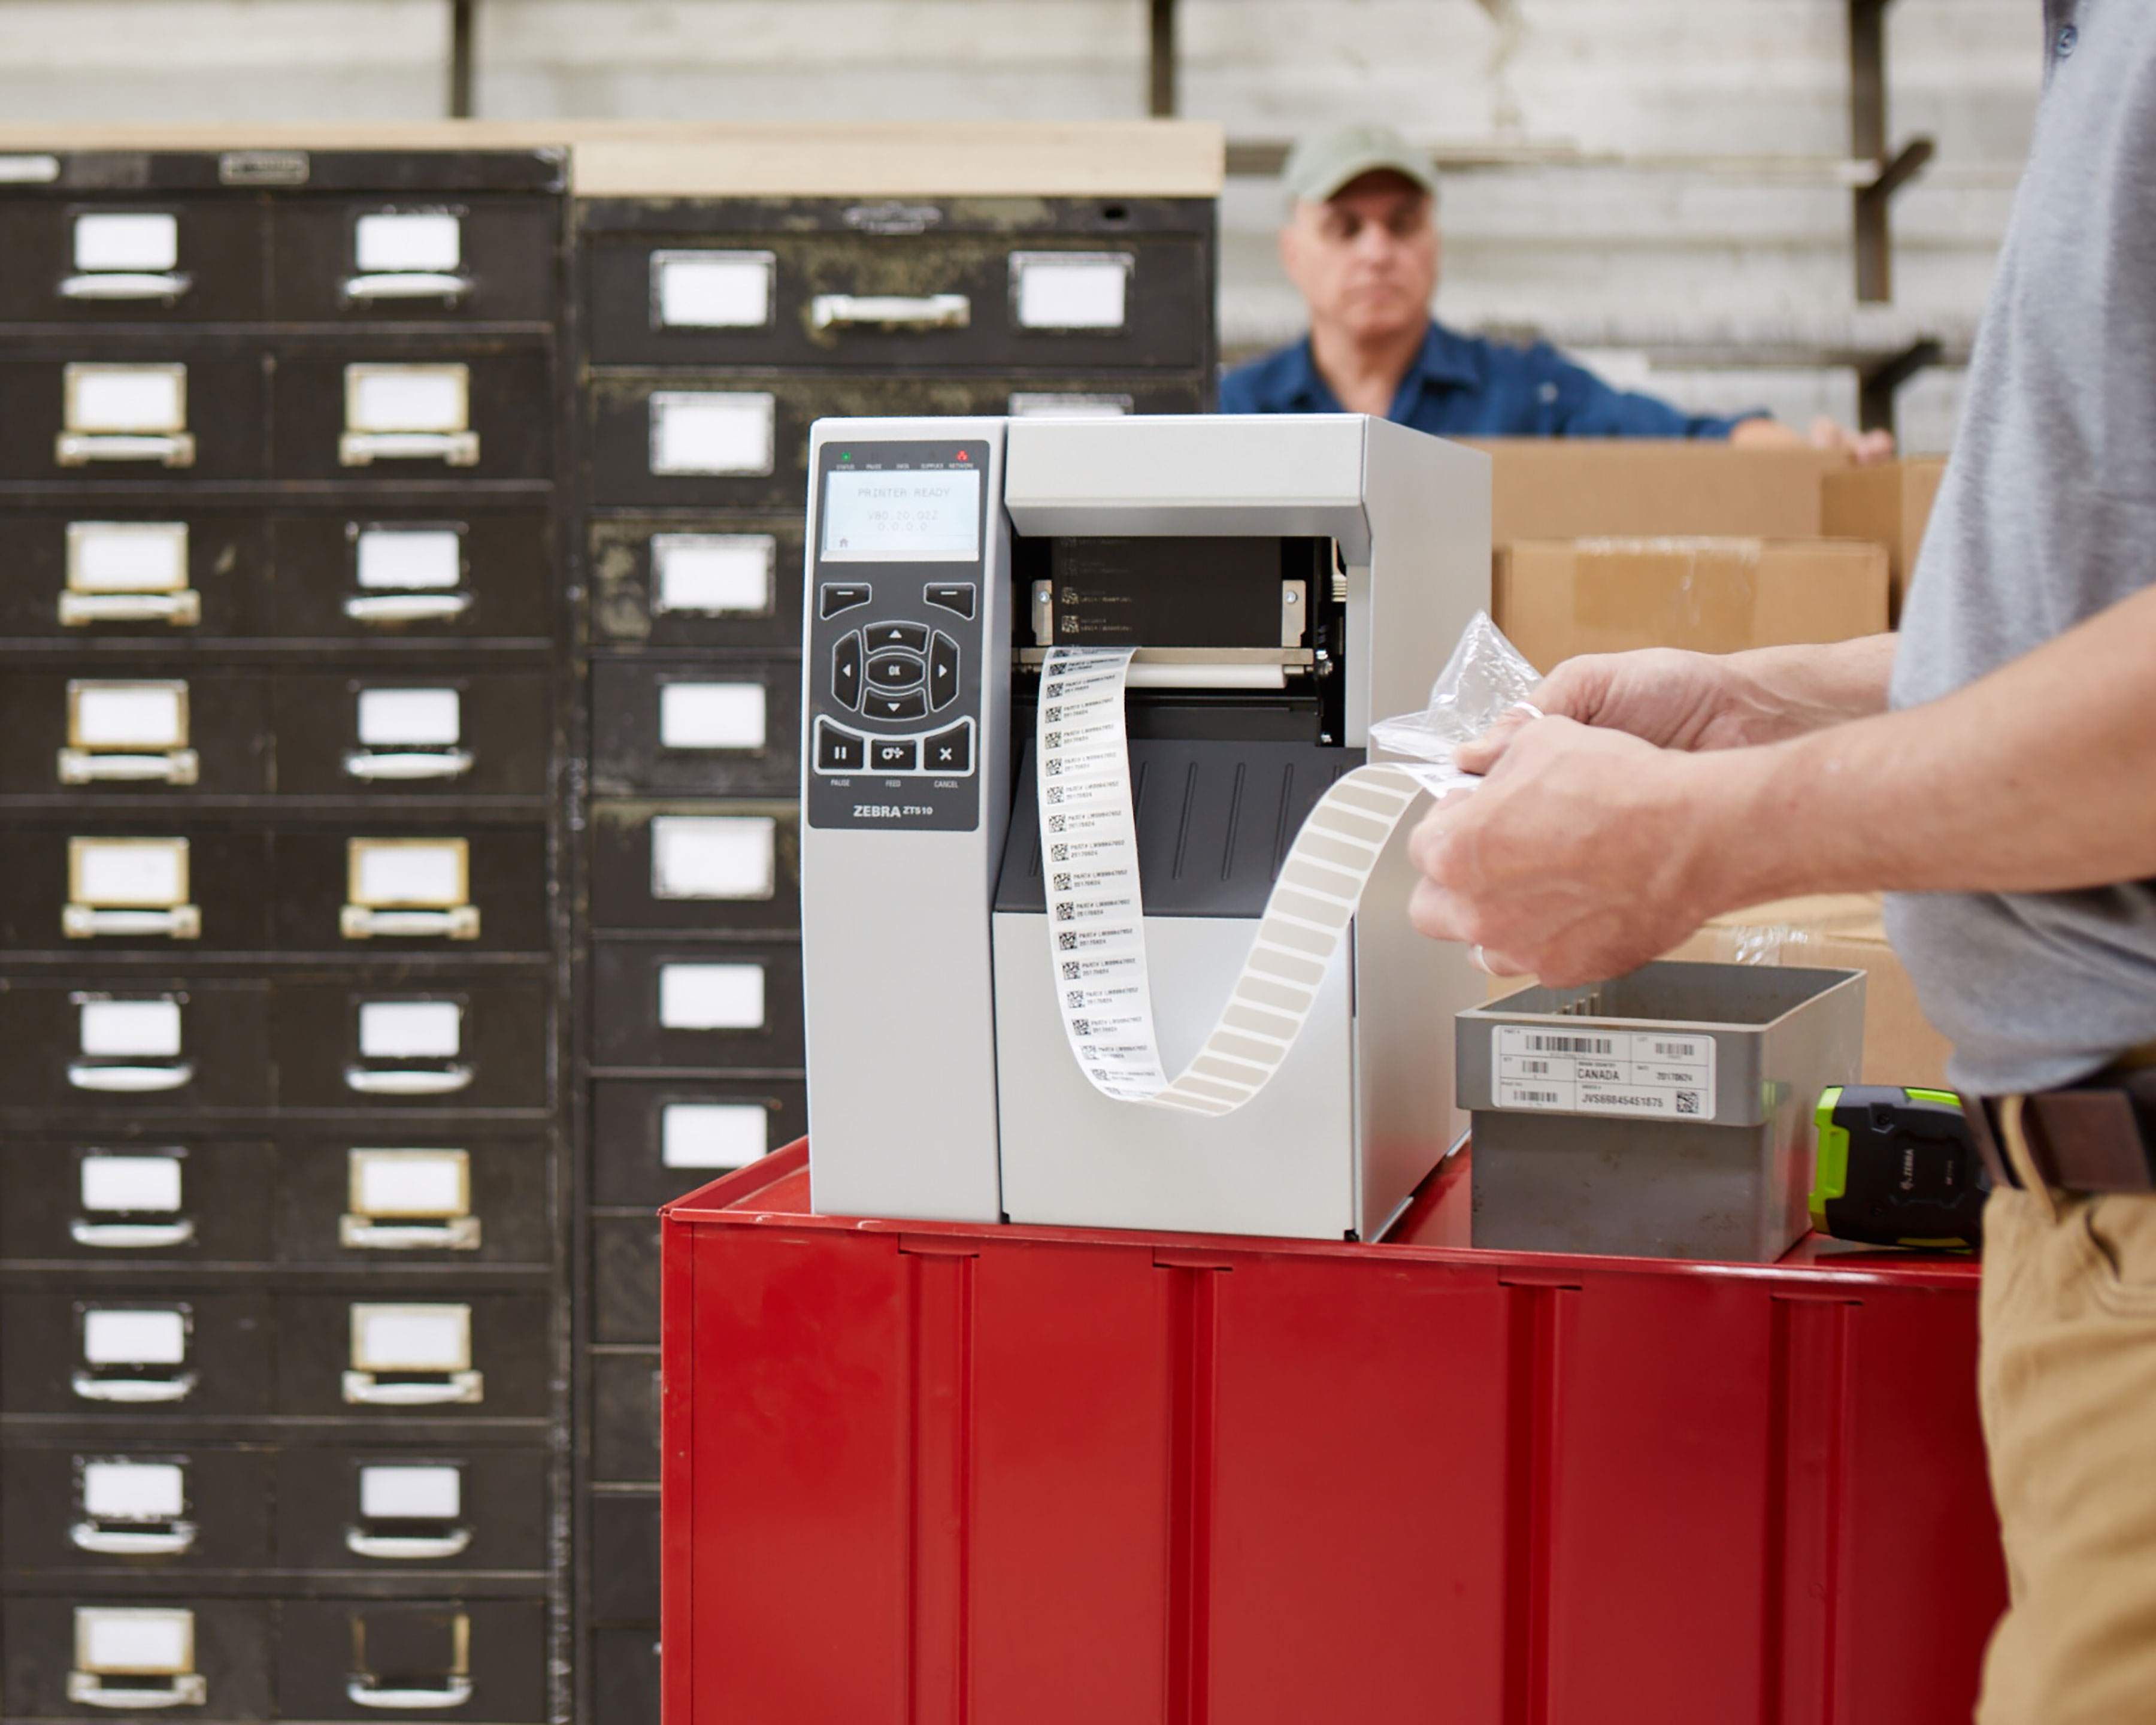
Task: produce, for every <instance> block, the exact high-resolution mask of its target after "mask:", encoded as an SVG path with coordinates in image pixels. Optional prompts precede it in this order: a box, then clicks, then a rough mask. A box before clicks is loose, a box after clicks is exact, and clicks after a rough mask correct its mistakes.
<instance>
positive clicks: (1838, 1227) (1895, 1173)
mask: <svg viewBox="0 0 2156 1725" xmlns="http://www.w3.org/2000/svg"><path fill="white" fill-rule="evenodd" d="M1816 1118H1817V1121H1818V1123H1819V1161H1818V1165H1817V1169H1816V1172H1815V1176H1814V1178H1813V1183H1812V1200H1811V1211H1812V1226H1813V1227H1814V1228H1815V1229H1817V1230H1819V1231H1820V1233H1821V1234H1827V1235H1833V1237H1834V1238H1835V1239H1836V1240H1860V1241H1862V1242H1863V1243H1865V1244H1866V1245H1901V1246H1933V1247H1939V1246H1951V1247H1960V1248H1964V1249H1974V1248H1975V1247H1978V1246H1980V1245H1983V1243H1984V1199H1985V1198H1986V1196H1987V1195H1989V1192H1990V1190H1991V1181H1990V1178H1989V1175H1988V1174H1986V1173H1985V1172H1984V1161H1983V1158H1981V1157H1980V1156H1979V1154H1978V1153H1977V1148H1976V1141H1975V1140H1974V1138H1972V1137H1970V1136H1969V1122H1968V1121H1967V1119H1965V1118H1964V1117H1963V1114H1962V1107H1961V1098H1960V1097H1959V1096H1956V1095H1955V1094H1954V1093H1953V1091H1945V1090H1904V1089H1902V1088H1901V1087H1900V1086H1897V1085H1883V1084H1866V1085H1854V1084H1852V1085H1836V1086H1834V1087H1832V1088H1831V1089H1829V1090H1826V1091H1822V1092H1820V1100H1819V1110H1818V1113H1817V1116H1816Z"/></svg>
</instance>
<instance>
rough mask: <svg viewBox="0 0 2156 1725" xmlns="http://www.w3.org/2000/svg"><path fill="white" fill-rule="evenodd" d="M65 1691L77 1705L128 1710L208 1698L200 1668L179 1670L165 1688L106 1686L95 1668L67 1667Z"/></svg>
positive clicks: (200, 1701)
mask: <svg viewBox="0 0 2156 1725" xmlns="http://www.w3.org/2000/svg"><path fill="white" fill-rule="evenodd" d="M67 1695H68V1699H69V1701H71V1702H74V1703H75V1704H76V1705H77V1706H79V1707H112V1708H115V1709H120V1710H124V1711H126V1712H136V1710H137V1709H139V1708H143V1707H200V1706H201V1705H202V1704H203V1702H206V1701H207V1700H208V1699H209V1685H208V1681H206V1680H205V1679H204V1678H203V1675H202V1673H201V1672H199V1671H182V1672H180V1673H178V1674H177V1675H176V1676H174V1677H173V1679H172V1687H171V1688H169V1689H108V1688H106V1687H105V1685H104V1683H103V1682H102V1681H100V1679H99V1677H98V1676H97V1674H96V1673H95V1671H69V1673H68V1681H67Z"/></svg>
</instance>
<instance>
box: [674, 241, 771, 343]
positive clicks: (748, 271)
mask: <svg viewBox="0 0 2156 1725" xmlns="http://www.w3.org/2000/svg"><path fill="white" fill-rule="evenodd" d="M777 261H778V260H777V259H776V258H775V257H774V256H773V254H771V253H769V252H654V253H653V254H651V321H652V322H653V323H654V325H656V326H659V327H660V328H662V329H694V330H753V329H761V328H762V327H763V326H764V325H766V324H767V323H769V322H770V321H771V280H772V273H773V269H774V268H775V266H776V264H777Z"/></svg>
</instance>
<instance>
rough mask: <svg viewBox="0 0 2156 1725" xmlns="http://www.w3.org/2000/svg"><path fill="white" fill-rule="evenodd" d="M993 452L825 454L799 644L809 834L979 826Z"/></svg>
mask: <svg viewBox="0 0 2156 1725" xmlns="http://www.w3.org/2000/svg"><path fill="white" fill-rule="evenodd" d="M989 455H990V451H989V448H988V444H986V443H983V442H980V441H977V440H957V441H943V442H933V443H932V442H927V441H921V442H912V441H908V442H904V443H887V442H862V443H853V442H837V443H827V444H824V446H823V448H822V449H821V451H820V452H819V461H818V464H817V469H818V470H817V474H816V481H815V482H816V486H817V497H816V501H817V511H816V530H815V536H814V542H813V543H812V544H811V545H810V547H809V559H808V564H809V567H808V594H807V601H808V626H807V629H806V631H805V634H804V636H803V671H804V675H805V678H806V686H805V695H806V699H805V701H803V714H804V715H805V718H806V724H807V732H808V734H807V737H806V738H805V747H806V756H805V758H804V760H803V768H804V769H805V770H804V773H803V782H804V783H805V784H806V786H807V802H808V824H810V825H811V826H814V827H839V828H844V827H855V828H866V829H883V830H891V829H910V830H926V831H935V832H970V831H972V830H973V829H975V828H976V827H978V825H979V824H980V819H981V773H980V757H981V720H982V714H981V691H982V686H983V671H984V670H985V669H986V666H985V663H984V660H983V654H982V642H983V630H984V629H985V626H986V623H987V615H988V608H989V599H990V594H989V592H988V549H989V547H990V544H991V542H992V537H993V536H992V535H991V534H990V533H989V531H988V507H989V505H990V503H991V501H993V500H991V498H990V497H989V495H988V486H989V472H990V459H989Z"/></svg>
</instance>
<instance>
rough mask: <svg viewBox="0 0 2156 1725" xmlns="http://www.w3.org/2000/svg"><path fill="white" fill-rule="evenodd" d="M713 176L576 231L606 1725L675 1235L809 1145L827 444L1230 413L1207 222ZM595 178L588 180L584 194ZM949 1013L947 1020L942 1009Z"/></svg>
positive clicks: (587, 1380) (646, 1658)
mask: <svg viewBox="0 0 2156 1725" xmlns="http://www.w3.org/2000/svg"><path fill="white" fill-rule="evenodd" d="M838 149H839V146H835V145H834V146H833V147H832V150H831V151H830V154H831V157H832V158H833V159H837V157H838ZM1072 153H1073V155H1074V156H1080V157H1082V153H1083V146H1080V147H1079V148H1078V149H1077V150H1075V151H1073V152H1072ZM949 159H950V161H951V162H952V166H953V168H954V169H955V172H952V179H953V180H956V181H960V182H965V181H968V180H969V179H970V180H972V181H975V182H977V181H978V178H979V169H978V165H977V164H975V163H974V162H972V161H970V160H968V158H967V157H965V156H964V154H963V152H962V151H960V150H958V149H957V148H955V147H954V149H953V151H952V155H951V157H950V158H949ZM732 160H733V161H734V162H736V163H739V162H741V161H742V157H740V156H738V155H737V156H736V157H733V158H732ZM718 166H719V171H717V172H713V173H711V174H710V175H709V176H708V177H706V178H704V179H702V180H701V181H700V180H698V179H696V177H694V176H693V174H685V173H684V172H681V171H680V169H679V167H678V165H676V166H670V167H669V168H668V169H667V171H666V172H664V173H663V174H661V175H660V176H659V178H660V179H661V180H663V181H664V189H665V193H666V195H665V196H663V197H662V196H657V195H652V196H642V197H639V196H637V195H634V192H633V190H629V189H624V191H623V192H622V193H621V195H619V196H606V197H583V196H580V197H579V198H578V201H577V206H576V226H577V254H578V258H577V277H578V281H579V316H580V319H581V330H582V333H581V337H580V341H581V348H582V356H583V367H582V374H581V388H580V394H581V401H580V403H579V408H580V412H581V413H582V416H583V450H582V460H583V470H582V474H581V480H582V483H583V503H584V505H585V506H586V508H587V519H586V529H585V538H584V547H583V549H584V552H585V556H586V558H587V580H588V588H589V605H588V619H589V630H588V643H589V682H588V700H589V717H590V726H591V780H590V785H591V792H592V796H591V800H590V803H589V806H588V818H587V820H586V824H585V845H586V855H587V857H588V873H587V876H586V878H587V880H588V897H587V899H586V901H585V909H586V915H587V919H588V931H589V932H588V939H589V943H590V944H589V952H590V967H589V973H588V974H589V978H590V984H589V997H588V1016H587V1019H586V1022H587V1024H588V1027H589V1028H588V1034H587V1036H586V1038H585V1040H584V1041H583V1047H582V1049H581V1050H580V1052H581V1055H582V1066H583V1076H584V1078H585V1080H586V1081H587V1082H588V1123H589V1137H588V1142H589V1146H590V1158H589V1163H588V1170H587V1173H586V1181H587V1185H586V1191H587V1192H588V1197H589V1200H590V1203H589V1208H588V1210H587V1212H586V1216H585V1235H584V1238H585V1240H587V1242H588V1251H587V1255H586V1256H585V1258H584V1263H585V1266H586V1270H587V1273H588V1284H587V1286H588V1289H589V1298H588V1302H586V1304H585V1305H584V1307H583V1317H582V1320H581V1333H580V1342H579V1346H580V1351H581V1353H582V1354H583V1358H584V1359H585V1360H587V1361H588V1368H587V1369H585V1370H583V1371H582V1372H581V1373H579V1376H580V1378H582V1380H583V1384H585V1386H586V1400H585V1402H584V1405H583V1432H582V1437H583V1441H582V1443H581V1444H580V1453H581V1454H583V1455H587V1456H588V1468H589V1471H588V1475H587V1476H586V1477H587V1480H588V1487H587V1490H586V1491H585V1493H584V1494H583V1497H584V1501H583V1503H582V1504H581V1505H580V1506H579V1512H580V1516H581V1517H584V1518H585V1519H583V1521H582V1522H581V1525H582V1526H583V1527H584V1528H585V1529H586V1530H588V1531H587V1533H586V1537H587V1538H588V1541H589V1547H588V1548H589V1549H590V1550H591V1551H592V1553H593V1563H591V1564H590V1565H588V1567H587V1568H585V1570H584V1571H583V1576H584V1579H583V1582H582V1583H581V1584H580V1593H581V1595H582V1602H583V1622H584V1623H585V1625H587V1627H588V1635H589V1638H590V1639H589V1642H588V1658H587V1659H586V1661H585V1663H586V1665H587V1667H588V1671H589V1673H590V1685H591V1686H590V1687H589V1688H588V1690H585V1691H583V1693H585V1694H586V1695H588V1697H590V1699H591V1704H592V1708H593V1712H592V1717H595V1718H597V1719H598V1720H600V1721H602V1722H610V1721H612V1720H613V1719H615V1718H619V1719H620V1720H622V1721H624V1722H628V1721H630V1720H632V1719H633V1720H636V1721H639V1722H640V1721H644V1720H648V1719H649V1718H651V1717H655V1714H656V1711H657V1708H656V1700H655V1696H656V1683H657V1663H656V1654H657V1650H656V1642H657V1634H658V1617H659V1578H658V1543H659V1504H658V1497H657V1481H658V1478H659V1449H658V1438H657V1434H658V1399H657V1377H658V1366H659V1350H658V1343H659V1294H658V1261H659V1254H658V1245H659V1230H658V1224H657V1223H656V1221H655V1219H654V1217H653V1214H652V1211H653V1208H654V1205H656V1204H660V1203H663V1202H665V1201H666V1200H667V1199H671V1198H673V1197H675V1196H676V1195H678V1194H680V1193H682V1192H685V1191H687V1190H689V1189H692V1188H694V1187H696V1186H698V1185H701V1183H704V1182H705V1181H706V1180H708V1179H710V1178H713V1177H714V1176H715V1175H716V1174H717V1173H720V1172H721V1171H723V1170H726V1169H728V1168H735V1167H738V1166H740V1165H741V1164H742V1163H744V1162H746V1161H747V1160H750V1159H752V1158H755V1157H757V1156H758V1155H761V1154H762V1153H763V1152H764V1151H765V1150H766V1149H767V1148H770V1147H776V1146H778V1145H780V1144H783V1143H785V1142H788V1141H789V1140H790V1139H792V1138H793V1137H796V1136H798V1134H799V1133H800V1132H803V1130H805V1125H806V1122H805V1121H804V1119H803V1085H802V1074H801V1061H802V1019H801V967H800V955H799V927H800V916H799V894H798V855H799V848H798V836H799V835H798V794H799V776H800V769H801V763H800V759H799V744H800V730H801V719H800V711H801V692H802V691H801V684H800V677H801V665H800V656H799V644H800V639H801V609H800V607H801V570H802V549H803V547H802V542H801V534H802V518H803V504H804V501H805V487H806V485H807V458H808V428H809V426H810V424H812V422H814V420H816V419H818V418H823V417H824V416H827V415H839V414H919V413H993V414H1001V413H1196V412H1199V411H1202V410H1203V409H1204V408H1205V407H1206V406H1207V405H1208V403H1209V399H1210V393H1211V375H1212V358H1213V354H1212V329H1213V318H1212V302H1213V284H1214V248H1213V232H1214V205H1213V202H1212V200H1211V198H1209V197H1188V198H1167V197H1163V198H1117V197H1108V198H1102V197H1090V198H1089V197H1079V196H1068V197H1060V198H1040V197H1029V198H1014V197H971V198H933V197H925V196H924V197H910V198H871V199H863V198H845V197H834V196H823V195H805V194H803V195H774V194H773V188H772V187H770V186H769V185H768V184H767V183H766V184H764V185H762V186H760V187H746V186H744V184H743V183H742V182H741V181H739V180H738V179H730V178H729V177H728V176H727V174H726V172H725V171H724V168H725V164H724V162H721V163H720V164H719V165H718ZM1066 171H1067V165H1066ZM836 172H839V173H844V172H855V173H860V172H869V173H878V172H880V173H889V172H892V164H891V161H890V159H889V158H888V157H887V155H886V156H885V157H879V158H878V159H876V160H875V161H867V160H865V159H863V158H861V157H855V159H854V160H853V161H852V162H850V163H842V164H841V165H840V166H839V168H838V169H837V170H836ZM596 177H597V176H596V175H593V176H587V174H586V172H585V164H584V162H583V157H582V156H581V155H580V157H579V168H578V179H579V187H580V192H581V191H582V190H583V189H584V188H585V187H587V186H588V184H589V183H590V182H591V180H592V179H593V178H596ZM631 177H633V176H631ZM657 189H658V188H657V187H656V186H654V192H655V191H656V190H657ZM840 189H842V188H840ZM750 191H760V192H762V193H763V195H758V196H751V195H747V193H749V192H750ZM924 711H925V709H924ZM921 1007H922V1010H924V1011H927V1012H932V1011H934V1010H935V997H934V992H933V989H932V987H928V986H927V984H926V983H924V993H923V998H922V1002H921ZM926 1100H927V1099H926V1098H922V1097H912V1096H894V1097H892V1098H891V1106H893V1107H894V1108H895V1109H905V1108H909V1107H915V1106H920V1105H921V1103H922V1102H923V1101H926ZM745 1489H749V1490H752V1489H753V1486H747V1487H746V1488H745Z"/></svg>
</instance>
